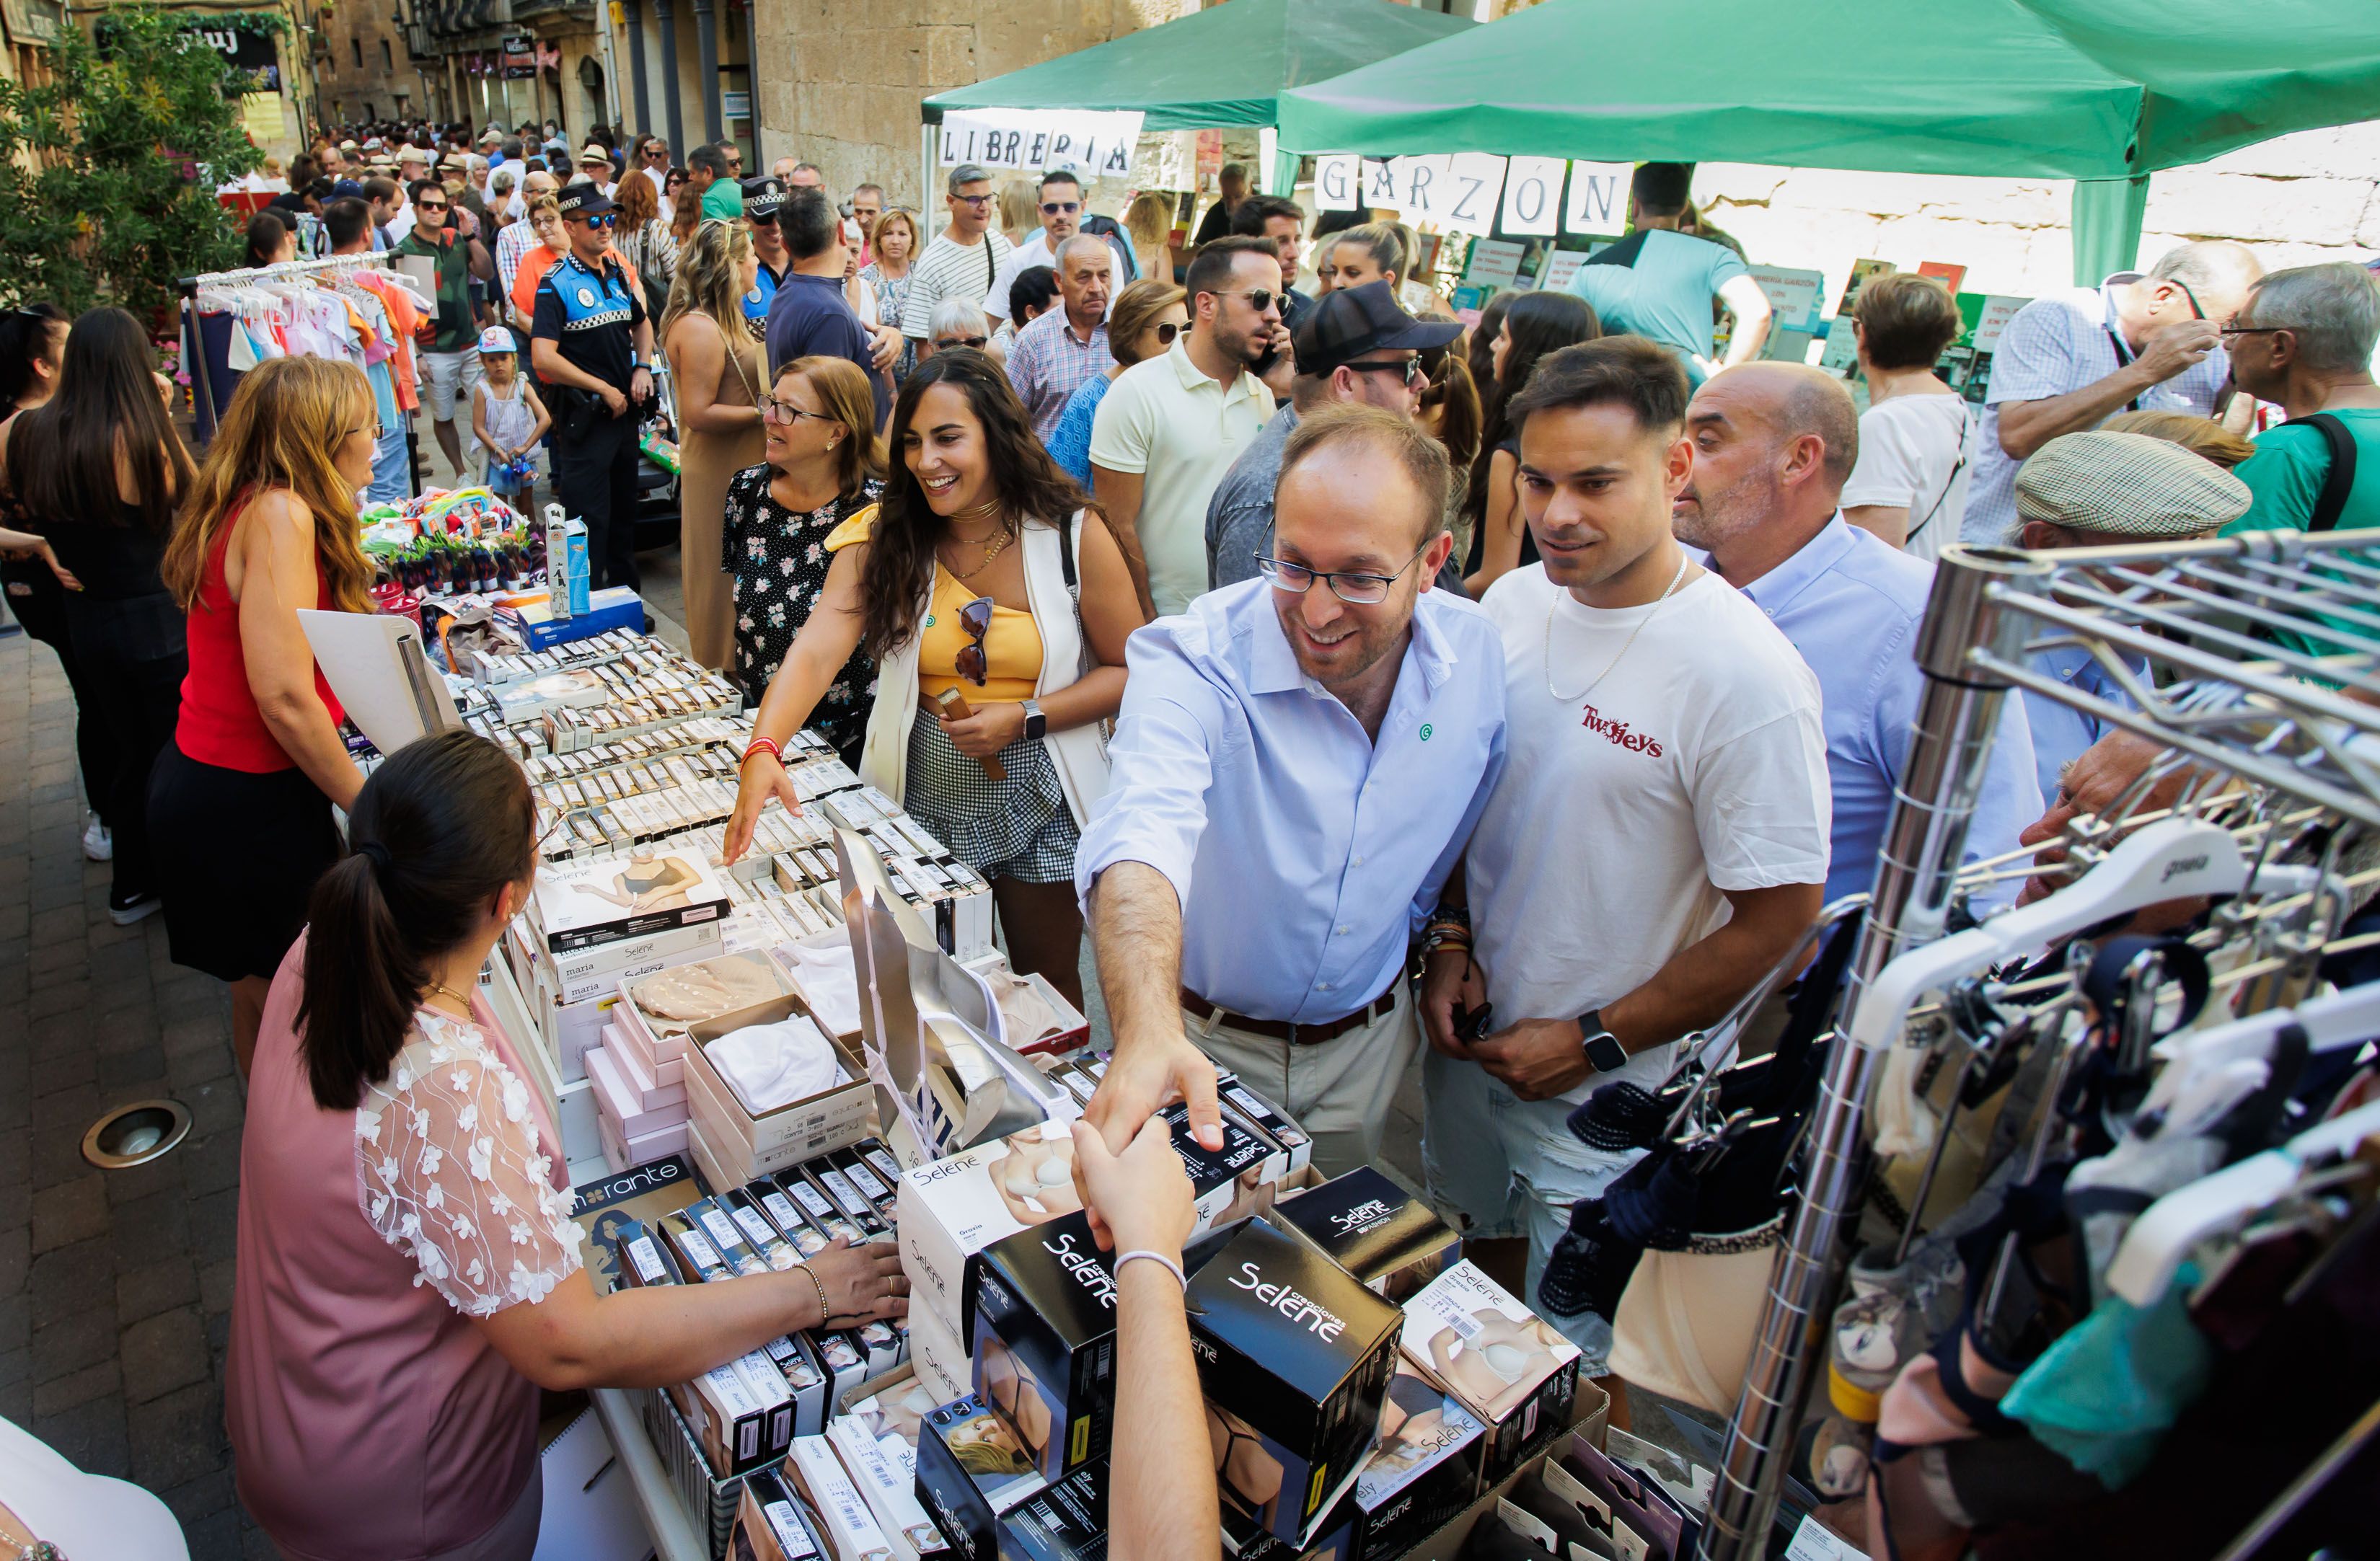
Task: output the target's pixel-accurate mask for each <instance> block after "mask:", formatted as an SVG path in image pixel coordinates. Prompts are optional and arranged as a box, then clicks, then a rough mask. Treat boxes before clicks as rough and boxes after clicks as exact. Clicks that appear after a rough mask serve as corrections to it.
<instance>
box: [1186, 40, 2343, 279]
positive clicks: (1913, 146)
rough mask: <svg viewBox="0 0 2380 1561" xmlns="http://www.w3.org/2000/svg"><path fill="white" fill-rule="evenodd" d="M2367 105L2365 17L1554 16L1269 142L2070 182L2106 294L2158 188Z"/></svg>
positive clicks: (1359, 95)
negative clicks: (2150, 185)
mask: <svg viewBox="0 0 2380 1561" xmlns="http://www.w3.org/2000/svg"><path fill="white" fill-rule="evenodd" d="M1233 3H1234V4H1242V3H1245V0H1233ZM1230 8H1231V7H1230V6H1226V7H1225V9H1227V10H1228V9H1230ZM2375 106H2380V5H2374V4H2372V3H2370V0H2258V3H2257V4H2256V5H2255V6H2253V7H2251V8H2250V9H2249V10H2247V11H2244V12H2243V11H2241V10H2240V8H2239V7H2238V6H2236V5H2232V4H2229V3H2228V0H2227V3H2225V4H2221V5H2218V4H2216V3H2215V0H1893V3H1892V4H1890V5H1889V6H1877V5H1875V4H1873V3H1863V0H1815V3H1813V4H1807V5H1803V6H1797V7H1793V8H1791V10H1790V11H1787V12H1780V11H1779V8H1778V6H1776V4H1775V0H1698V3H1697V4H1694V5H1692V6H1645V5H1643V4H1641V3H1640V0H1548V3H1547V4H1545V5H1542V6H1536V7H1535V8H1533V9H1530V10H1526V11H1523V12H1520V13H1519V14H1517V15H1515V16H1512V17H1509V18H1505V19H1504V20H1502V21H1500V22H1497V23H1495V24H1494V25H1492V26H1488V27H1483V28H1479V29H1476V30H1472V31H1469V32H1466V33H1463V34H1462V35H1460V36H1457V37H1453V38H1449V39H1446V40H1444V41H1442V42H1438V43H1435V44H1432V45H1430V46H1428V47H1427V48H1421V49H1415V50H1413V51H1411V52H1410V53H1407V54H1400V55H1398V56H1396V57H1394V58H1391V59H1388V60H1384V61H1382V62H1380V63H1378V64H1377V65H1372V66H1368V67H1364V68H1361V69H1356V70H1351V71H1350V72H1348V73H1347V74H1346V75H1344V76H1340V77H1335V78H1333V79H1330V80H1328V81H1322V82H1318V83H1316V84H1314V85H1312V86H1305V87H1299V88H1296V89H1294V90H1293V91H1285V92H1283V93H1282V94H1281V108H1280V117H1279V124H1280V127H1281V144H1282V145H1283V146H1284V147H1291V148H1295V149H1297V150H1299V151H1337V152H1362V153H1365V154H1367V155H1372V156H1395V155H1400V154H1405V153H1415V154H1431V153H1439V152H1457V151H1488V152H1500V153H1503V154H1506V155H1523V154H1533V155H1538V156H1549V157H1568V158H1577V159H1585V160H1588V161H1597V162H1629V161H1650V160H1669V161H1677V162H1687V163H1691V162H1700V161H1725V162H1735V163H1784V164H1797V165H1803V166H1815V167H1826V168H1851V169H1876V170H1889V171H1894V172H1903V173H1928V174H1977V175H2001V176H2008V177H2023V178H2070V179H2076V180H2081V181H2084V182H2083V183H2081V184H2078V185H2077V186H2076V191H2075V212H2074V230H2075V236H2076V246H2075V248H2076V254H2075V273H2076V278H2077V280H2078V281H2083V282H2095V281H2097V280H2098V279H2099V277H2101V276H2102V275H2104V274H2106V273H2107V272H2110V271H2115V270H2119V269H2120V268H2121V267H2122V266H2124V265H2128V264H2130V263H2131V260H2132V257H2133V253H2134V251H2135V250H2136V249H2137V248H2138V246H2139V243H2140V226H2141V212H2142V206H2143V197H2144V195H2145V181H2146V178H2147V175H2148V174H2149V173H2150V172H2151V171H2152V170H2154V169H2157V168H2169V167H2174V166H2177V165H2179V164H2181V163H2196V162H2202V161H2204V159H2206V158H2209V157H2213V156H2215V155H2216V154H2217V153H2220V152H2223V151H2229V150H2230V149H2232V148H2234V147H2239V146H2245V145H2247V144H2249V143H2251V142H2253V141H2258V140H2263V139H2266V138H2268V137H2272V136H2277V135H2281V134H2284V133H2286V132H2288V131H2290V130H2302V129H2310V128H2313V127H2317V126H2324V125H2338V124H2345V123H2348V122H2350V121H2353V120H2359V119H2364V118H2369V117H2371V116H2372V115H2373V114H2374V112H2375Z"/></svg>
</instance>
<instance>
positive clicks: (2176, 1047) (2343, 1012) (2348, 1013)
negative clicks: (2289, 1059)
mask: <svg viewBox="0 0 2380 1561" xmlns="http://www.w3.org/2000/svg"><path fill="white" fill-rule="evenodd" d="M2291 1024H2294V1025H2296V1026H2297V1027H2298V1028H2299V1029H2301V1030H2302V1031H2304V1032H2305V1036H2306V1043H2307V1045H2308V1046H2309V1047H2311V1048H2312V1049H2313V1050H2314V1051H2318V1052H2321V1051H2337V1050H2338V1049H2340V1048H2341V1047H2352V1046H2361V1045H2362V1044H2363V1043H2364V1042H2365V1041H2368V1040H2370V1039H2371V1038H2372V1037H2374V1035H2380V981H2375V982H2367V983H2365V984H2364V985H2363V986H2350V987H2349V988H2348V989H2347V990H2346V991H2344V992H2336V993H2333V994H2332V995H2330V996H2329V997H2326V998H2313V1000H2312V1001H2309V1002H2303V1003H2300V1004H2299V1005H2298V1006H2297V1007H2295V1008H2277V1009H2268V1010H2265V1012H2263V1013H2257V1014H2251V1015H2249V1016H2248V1017H2247V1018H2245V1019H2235V1020H2233V1021H2231V1022H2230V1023H2228V1024H2215V1025H2209V1026H2208V1027H2206V1028H2205V1029H2203V1030H2192V1031H2186V1032H2184V1033H2183V1034H2181V1035H2168V1036H2167V1037H2166V1038H2165V1039H2164V1040H2162V1041H2159V1042H2158V1043H2157V1044H2156V1046H2155V1056H2157V1057H2158V1058H2160V1059H2163V1060H2164V1061H2165V1062H2167V1063H2168V1066H2170V1065H2173V1064H2177V1063H2185V1062H2186V1063H2188V1064H2189V1065H2191V1066H2192V1067H2194V1068H2195V1067H2219V1066H2221V1065H2222V1064H2224V1063H2227V1062H2234V1061H2240V1060H2245V1059H2263V1058H2264V1057H2265V1055H2266V1054H2267V1053H2268V1052H2270V1051H2271V1049H2272V1044H2273V1037H2274V1036H2276V1035H2279V1034H2280V1033H2281V1031H2282V1030H2283V1029H2285V1028H2287V1027H2288V1026H2289V1025H2291Z"/></svg>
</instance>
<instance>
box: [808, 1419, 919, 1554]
mask: <svg viewBox="0 0 2380 1561" xmlns="http://www.w3.org/2000/svg"><path fill="white" fill-rule="evenodd" d="M783 1475H784V1479H785V1482H786V1483H787V1484H788V1485H789V1486H790V1487H791V1488H792V1489H793V1491H794V1493H795V1494H797V1495H799V1496H801V1497H802V1498H803V1499H804V1500H806V1501H807V1502H808V1503H809V1504H810V1508H811V1510H812V1511H814V1512H816V1513H817V1514H818V1519H819V1536H820V1538H821V1539H823V1540H825V1541H826V1548H827V1553H828V1554H829V1555H832V1557H833V1558H834V1561H894V1558H895V1556H896V1555H897V1554H898V1553H897V1552H896V1551H895V1550H894V1548H893V1545H892V1539H891V1538H890V1537H889V1536H888V1535H887V1534H886V1533H885V1532H884V1526H883V1525H882V1524H880V1523H879V1522H878V1521H877V1520H876V1514H875V1513H874V1512H872V1511H870V1510H869V1509H868V1498H867V1497H865V1496H863V1495H861V1494H859V1487H858V1486H857V1485H856V1484H854V1483H853V1482H852V1479H851V1475H850V1473H849V1471H848V1470H845V1469H844V1467H843V1460H842V1459H841V1458H836V1457H835V1456H834V1449H833V1447H832V1446H830V1445H829V1444H828V1442H827V1439H826V1438H825V1437H823V1436H796V1437H795V1438H794V1445H793V1446H791V1447H790V1448H788V1449H787V1450H786V1453H785V1465H784V1469H783Z"/></svg>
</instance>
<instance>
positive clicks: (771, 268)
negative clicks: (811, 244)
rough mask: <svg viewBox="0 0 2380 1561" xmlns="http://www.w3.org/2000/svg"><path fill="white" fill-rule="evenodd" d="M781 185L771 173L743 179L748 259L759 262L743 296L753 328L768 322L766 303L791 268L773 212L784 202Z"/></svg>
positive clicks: (774, 295) (783, 282)
mask: <svg viewBox="0 0 2380 1561" xmlns="http://www.w3.org/2000/svg"><path fill="white" fill-rule="evenodd" d="M785 193H786V191H785V186H784V183H783V180H780V179H777V178H775V177H773V176H766V177H761V178H757V179H746V180H745V181H744V222H745V225H746V227H747V229H748V230H749V231H750V233H751V236H752V258H753V259H754V260H759V262H760V269H759V271H758V272H754V273H753V277H752V288H751V291H749V292H747V293H746V294H745V295H744V318H745V319H746V320H747V321H751V322H752V324H753V326H754V327H755V328H759V327H763V326H765V325H766V324H767V323H768V320H769V306H770V305H771V304H772V303H774V302H776V299H777V289H779V288H780V287H783V285H784V284H785V277H786V274H787V273H788V272H791V271H792V270H793V264H794V262H793V257H792V256H791V255H789V254H788V253H787V252H786V250H785V239H784V235H783V233H781V232H780V231H779V230H778V227H777V212H778V210H779V209H780V208H781V207H783V205H784V203H785Z"/></svg>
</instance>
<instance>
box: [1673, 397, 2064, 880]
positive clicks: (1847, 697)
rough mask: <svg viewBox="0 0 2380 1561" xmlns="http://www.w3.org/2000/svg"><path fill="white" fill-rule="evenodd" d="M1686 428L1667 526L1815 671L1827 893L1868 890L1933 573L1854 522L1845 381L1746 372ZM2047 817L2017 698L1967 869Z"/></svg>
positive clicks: (1971, 836) (1910, 704)
mask: <svg viewBox="0 0 2380 1561" xmlns="http://www.w3.org/2000/svg"><path fill="white" fill-rule="evenodd" d="M1686 433H1687V437H1688V438H1690V439H1692V440H1693V441H1694V475H1693V476H1692V477H1691V478H1689V479H1688V480H1687V483H1686V488H1685V491H1684V492H1682V493H1681V494H1680V495H1679V497H1678V501H1677V504H1676V507H1675V511H1674V513H1673V516H1672V520H1673V524H1674V526H1675V528H1676V531H1677V536H1678V540H1680V541H1681V542H1683V543H1685V544H1686V545H1687V546H1689V547H1695V548H1701V549H1703V550H1704V551H1706V552H1707V553H1708V554H1709V555H1710V557H1709V562H1710V566H1711V567H1712V568H1714V569H1716V570H1718V573H1719V575H1720V576H1721V577H1722V578H1724V579H1725V580H1726V581H1727V582H1728V583H1729V584H1730V585H1731V586H1734V587H1736V588H1737V589H1739V590H1741V591H1743V593H1744V594H1745V595H1746V596H1748V597H1750V598H1751V599H1752V600H1753V603H1754V605H1755V606H1757V607H1758V608H1759V609H1760V610H1761V611H1764V612H1766V613H1767V614H1768V620H1769V622H1771V623H1775V624H1776V625H1777V626H1778V627H1779V629H1781V630H1783V631H1784V633H1785V637H1786V638H1787V639H1789V640H1791V641H1792V642H1793V647H1794V648H1795V649H1796V650H1799V651H1800V652H1801V653H1802V659H1803V660H1804V661H1807V662H1808V663H1809V664H1810V670H1811V671H1812V672H1815V673H1817V675H1818V688H1819V692H1820V696H1821V698H1822V701H1823V708H1824V711H1825V722H1826V729H1827V769H1828V776H1829V778H1830V780H1831V781H1832V791H1833V797H1834V823H1833V828H1832V830H1831V839H1830V844H1829V850H1828V865H1827V889H1826V896H1827V899H1828V902H1833V901H1836V900H1839V899H1840V898H1841V897H1842V896H1844V895H1846V894H1856V893H1861V892H1864V891H1865V890H1866V889H1868V888H1869V886H1870V885H1871V884H1872V883H1873V882H1874V880H1875V878H1876V853H1877V850H1878V848H1879V847H1880V846H1881V845H1882V844H1883V841H1884V826H1885V820H1886V819H1887V817H1888V816H1889V815H1890V814H1891V812H1892V796H1893V787H1894V783H1895V782H1896V781H1897V780H1899V779H1900V769H1901V762H1902V760H1903V759H1905V758H1906V757H1907V756H1908V752H1909V723H1910V720H1911V718H1912V717H1913V716H1914V715H1915V714H1916V713H1917V704H1918V698H1919V696H1920V695H1921V694H1922V693H1923V692H1924V688H1925V677H1924V674H1923V673H1921V672H1919V671H1918V670H1917V662H1916V659H1915V655H1914V650H1915V645H1916V639H1917V626H1918V623H1920V622H1921V621H1922V620H1923V619H1924V618H1925V599H1926V596H1927V594H1928V593H1929V592H1930V591H1931V589H1932V587H1933V580H1934V570H1933V566H1932V565H1930V564H1928V563H1925V562H1924V561H1922V560H1919V559H1914V558H1911V557H1910V556H1909V555H1908V554H1906V553H1904V552H1901V551H1899V550H1898V549H1895V548H1894V547H1892V546H1891V545H1890V544H1888V543H1887V542H1884V541H1882V540H1880V539H1879V538H1876V536H1875V535H1874V534H1873V533H1871V532H1866V531H1862V530H1860V529H1858V528H1857V527H1855V526H1852V525H1851V524H1850V523H1849V522H1847V521H1845V520H1844V519H1843V516H1842V511H1841V509H1840V505H1839V501H1840V498H1841V495H1842V490H1843V481H1844V479H1845V478H1848V477H1849V476H1850V475H1851V469H1852V463H1853V461H1854V460H1855V459H1856V458H1857V455H1858V443H1859V415H1858V412H1857V410H1856V409H1855V408H1854V407H1853V406H1852V399H1851V393H1849V392H1848V391H1846V390H1844V389H1843V387H1842V383H1841V381H1838V380H1835V379H1833V378H1832V377H1830V376H1828V375H1827V374H1825V373H1822V372H1820V371H1819V370H1818V369H1811V368H1807V367H1804V366H1803V365H1802V364H1798V363H1748V364H1744V365H1743V366H1742V367H1740V368H1735V369H1729V370H1728V371H1727V372H1726V373H1724V374H1720V375H1717V376H1715V377H1714V378H1713V379H1712V380H1711V381H1710V382H1709V383H1707V384H1706V385H1704V386H1703V388H1702V389H1701V390H1699V391H1697V392H1696V393H1694V401H1693V403H1692V404H1691V405H1689V406H1688V407H1687V408H1686ZM2041 812H2042V800H2041V787H2040V785H2039V783H2038V782H2037V781H2036V780H2035V779H2034V760H2033V738H2032V734H2031V733H2030V732H2028V731H2027V729H2026V726H2025V720H2024V706H2023V701H2022V700H2018V699H2011V700H2009V701H2008V703H2007V705H2006V707H2005V708H2003V710H2002V714H2001V720H2000V729H1999V736H1998V740H1997V741H1995V742H1994V743H1993V744H1992V755H1991V762H1990V767H1989V768H1988V770H1987V771H1986V773H1985V780H1984V787H1983V792H1982V794H1981V795H1980V796H1979V797H1978V798H1977V799H1976V803H1975V813H1974V818H1973V823H1972V824H1971V825H1970V826H1969V828H1968V831H1967V852H1966V860H1967V861H1970V862H1973V861H1976V860H1978V859H1980V858H1982V857H1985V856H1998V855H1999V854H2001V853H2006V852H2013V851H2015V850H2016V849H2017V843H2018V842H2017V831H2018V830H2020V829H2023V828H2024V827H2025V826H2026V825H2028V824H2030V823H2032V822H2033V821H2034V819H2036V818H2038V817H2041ZM2016 888H2017V883H2016V880H2015V879H2014V878H2010V879H2009V880H2007V881H2006V882H2005V883H2002V884H1998V885H1994V886H1993V887H1992V888H1990V889H1985V890H1983V891H1980V892H1978V894H1977V895H1976V896H1975V903H1976V905H1977V907H1978V908H1979V909H1981V908H1984V907H1988V906H1998V905H2002V904H2005V903H2007V902H2009V901H2010V900H2012V899H2013V898H2014V897H2015V893H2016Z"/></svg>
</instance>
